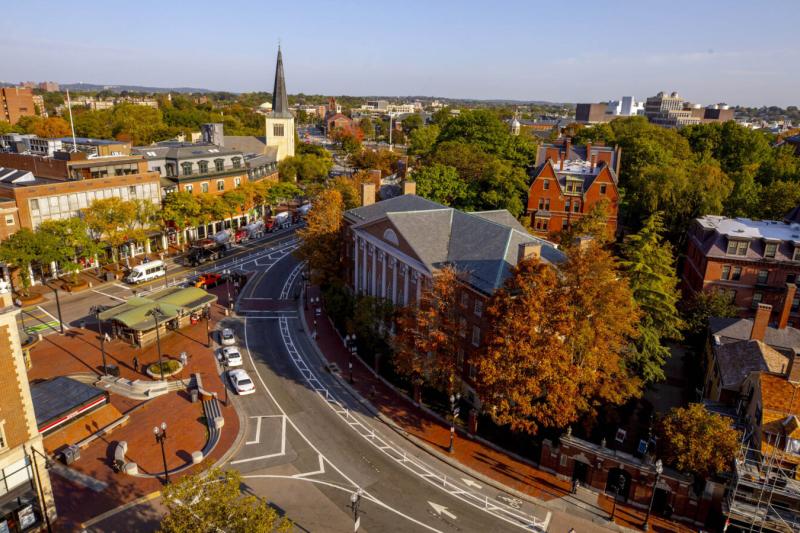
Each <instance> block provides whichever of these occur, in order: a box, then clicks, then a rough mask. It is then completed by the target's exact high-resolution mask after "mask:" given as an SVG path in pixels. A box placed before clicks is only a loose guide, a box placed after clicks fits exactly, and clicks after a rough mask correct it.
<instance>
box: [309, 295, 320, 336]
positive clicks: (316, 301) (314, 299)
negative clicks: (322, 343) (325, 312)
mask: <svg viewBox="0 0 800 533" xmlns="http://www.w3.org/2000/svg"><path fill="white" fill-rule="evenodd" d="M318 306H319V296H315V297H312V298H311V309H313V311H314V333H313V335H312V338H313V339H316V338H317V315H318V314H319V313H318V311H319V307H318Z"/></svg>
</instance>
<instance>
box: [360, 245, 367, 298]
mask: <svg viewBox="0 0 800 533" xmlns="http://www.w3.org/2000/svg"><path fill="white" fill-rule="evenodd" d="M362 244H363V245H364V252H363V253H362V254H361V259H362V264H361V266H362V267H363V270H364V272H363V273H362V276H361V290H362V291H364V292H366V291H367V243H366V242H364V241H362Z"/></svg>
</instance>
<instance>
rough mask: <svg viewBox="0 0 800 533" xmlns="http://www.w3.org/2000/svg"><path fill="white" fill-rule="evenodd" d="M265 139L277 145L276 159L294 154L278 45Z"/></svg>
mask: <svg viewBox="0 0 800 533" xmlns="http://www.w3.org/2000/svg"><path fill="white" fill-rule="evenodd" d="M266 139H267V146H277V147H278V154H277V161H281V160H283V159H285V158H287V157H291V156H294V116H293V115H292V114H291V112H289V97H288V95H287V94H286V80H285V79H284V77H283V56H282V55H281V47H280V46H278V64H277V65H276V66H275V87H274V88H273V89H272V111H271V112H269V113H267V118H266Z"/></svg>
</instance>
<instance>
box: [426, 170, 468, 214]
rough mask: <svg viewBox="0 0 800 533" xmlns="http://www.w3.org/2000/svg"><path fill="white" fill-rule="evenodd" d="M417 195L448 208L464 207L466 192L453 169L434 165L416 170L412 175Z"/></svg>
mask: <svg viewBox="0 0 800 533" xmlns="http://www.w3.org/2000/svg"><path fill="white" fill-rule="evenodd" d="M413 178H414V181H415V182H416V183H417V194H419V195H420V196H422V197H424V198H427V199H428V200H433V201H434V202H439V203H440V204H443V205H448V206H459V205H465V203H467V202H466V198H467V194H468V191H467V189H466V187H464V183H463V182H462V181H461V180H460V179H459V177H458V171H456V169H455V168H453V167H449V166H446V165H442V164H441V163H434V164H433V165H426V166H422V167H420V168H418V169H416V170H415V171H414V173H413Z"/></svg>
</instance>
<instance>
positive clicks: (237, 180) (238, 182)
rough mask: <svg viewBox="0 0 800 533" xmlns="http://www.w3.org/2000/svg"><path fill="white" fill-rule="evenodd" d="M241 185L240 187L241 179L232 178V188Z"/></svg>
mask: <svg viewBox="0 0 800 533" xmlns="http://www.w3.org/2000/svg"><path fill="white" fill-rule="evenodd" d="M241 185H242V178H240V177H238V176H237V177H235V178H233V186H234V187H239V186H241Z"/></svg>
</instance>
